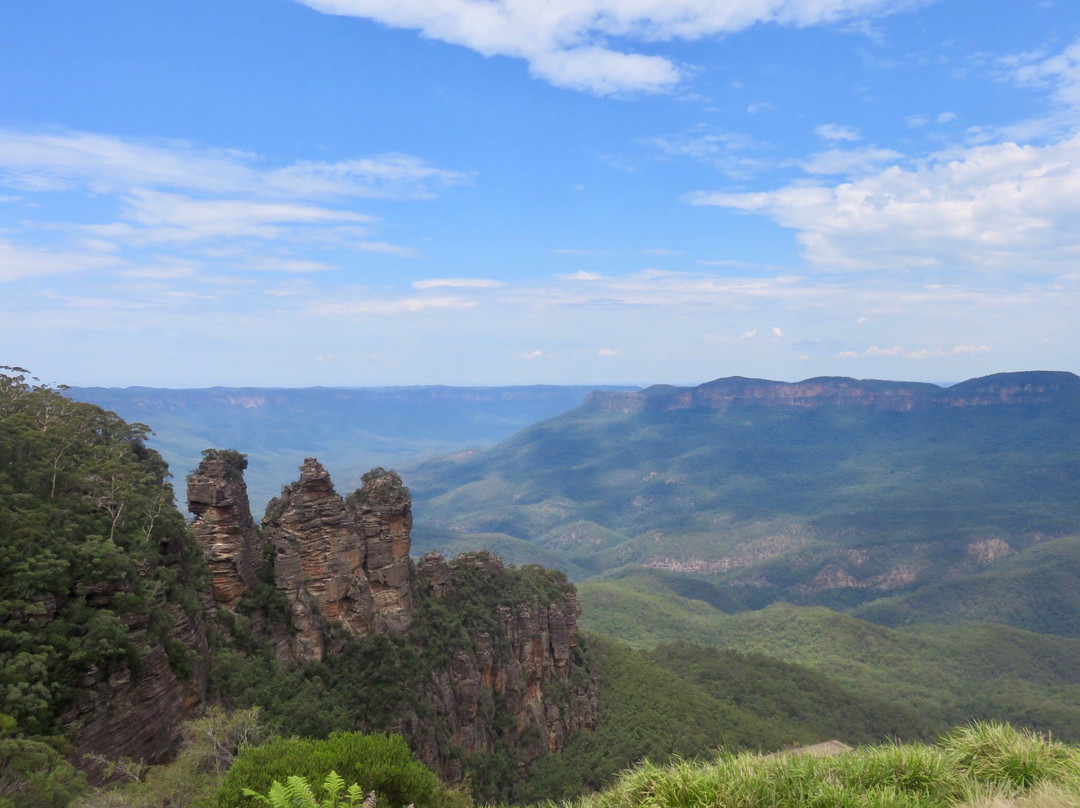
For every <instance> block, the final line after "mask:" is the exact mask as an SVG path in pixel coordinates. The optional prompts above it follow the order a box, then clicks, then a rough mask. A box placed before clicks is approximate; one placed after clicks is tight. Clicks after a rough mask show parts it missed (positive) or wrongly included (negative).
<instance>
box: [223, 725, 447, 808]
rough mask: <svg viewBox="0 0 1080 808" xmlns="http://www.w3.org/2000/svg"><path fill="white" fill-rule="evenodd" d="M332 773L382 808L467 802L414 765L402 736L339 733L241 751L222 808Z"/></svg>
mask: <svg viewBox="0 0 1080 808" xmlns="http://www.w3.org/2000/svg"><path fill="white" fill-rule="evenodd" d="M332 771H333V772H337V773H338V774H339V775H341V777H342V778H344V779H345V780H346V781H347V782H349V783H357V784H358V785H359V786H360V788H361V789H363V791H364V793H367V792H369V791H374V792H375V794H376V797H377V799H378V804H379V805H380V806H383V808H404V806H406V805H410V804H412V805H415V806H416V808H447V807H448V806H451V805H453V804H454V803H455V802H458V803H461V802H464V800H463V799H462V798H461V797H460V796H459V795H457V794H455V793H454V792H451V791H450V790H449V789H447V788H446V787H445V786H443V785H442V784H441V783H440V782H439V780H438V778H437V777H436V776H435V774H434V773H433V772H432V771H431V770H430V769H428V768H427V767H426V766H424V765H423V764H422V763H420V762H419V761H417V760H416V758H415V757H414V756H413V753H412V751H411V750H410V749H409V747H408V745H407V744H406V743H405V741H404V740H402V739H401V738H400V737H399V736H397V735H363V734H361V733H358V732H335V733H334V734H332V735H331V736H330V737H329V738H327V739H326V740H325V741H317V740H312V739H309V738H290V739H278V740H274V741H271V742H270V743H267V744H264V745H263V746H258V747H252V748H250V749H247V750H245V751H243V752H241V753H240V755H238V756H237V758H236V760H235V761H234V762H233V765H232V766H231V767H230V769H229V771H228V772H227V773H226V775H225V779H224V781H223V782H222V784H221V788H220V790H219V791H218V804H219V805H220V806H221V808H240V807H241V806H255V805H257V804H258V802H257V801H254V799H253V798H252V797H246V796H244V794H243V789H245V788H247V789H251V790H253V791H257V792H259V793H261V794H265V793H267V792H268V791H269V790H270V786H271V785H272V783H273V781H274V780H278V781H281V782H285V781H286V780H287V779H288V778H289V777H290V776H298V777H303V778H305V779H306V780H308V781H309V782H318V783H321V782H323V781H324V780H325V778H326V776H327V775H328V774H330V772H332Z"/></svg>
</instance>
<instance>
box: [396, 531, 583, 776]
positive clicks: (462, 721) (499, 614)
mask: <svg viewBox="0 0 1080 808" xmlns="http://www.w3.org/2000/svg"><path fill="white" fill-rule="evenodd" d="M510 579H511V575H510V573H509V572H508V571H507V570H506V569H505V568H504V567H503V564H502V562H501V561H500V560H499V559H498V558H497V557H495V556H491V555H489V554H488V553H485V552H480V553H470V554H466V555H461V556H458V557H457V558H456V559H455V560H454V561H452V562H450V563H447V562H446V561H445V560H444V559H443V558H442V556H440V555H438V554H429V555H427V556H425V557H424V558H423V559H422V561H421V563H420V567H419V575H418V582H419V584H420V587H421V588H422V590H424V591H426V592H427V593H428V594H429V595H430V596H433V597H436V598H438V599H440V600H444V601H446V602H447V603H448V604H449V605H450V607H451V608H455V607H457V608H460V606H461V604H460V603H456V602H455V601H459V600H462V599H469V600H471V601H472V603H471V605H472V606H474V607H477V608H479V609H482V610H484V611H486V612H487V614H488V615H489V617H490V619H488V620H485V621H484V623H485V624H484V625H481V624H479V623H474V624H473V625H470V626H468V634H469V647H467V648H462V649H460V650H458V652H457V653H455V654H454V656H453V660H452V662H451V664H450V665H449V666H448V667H446V668H444V669H442V670H438V671H435V673H434V676H433V678H432V682H431V684H430V686H429V687H428V688H427V692H426V694H425V695H426V700H427V702H428V703H429V704H430V705H431V707H432V708H433V709H434V712H435V720H434V721H429V722H426V723H424V722H419V721H417V720H416V719H415V718H413V720H412V721H410V722H408V723H407V724H406V725H405V726H403V727H402V731H404V732H405V733H406V734H407V735H409V736H411V737H412V738H413V739H414V740H415V742H416V745H417V747H418V749H419V753H420V755H421V757H422V758H423V759H425V761H427V762H428V763H429V764H431V765H433V766H435V767H436V768H437V769H438V770H439V771H440V773H441V774H442V776H443V777H445V778H447V779H451V780H460V779H461V775H462V772H461V770H460V761H459V760H458V759H457V758H456V757H455V756H453V755H451V754H449V753H450V752H451V750H453V749H454V748H458V749H464V750H467V751H468V752H469V753H472V754H475V753H477V752H483V753H487V754H493V753H495V752H496V749H497V747H498V745H499V744H504V745H506V746H508V747H510V748H512V749H513V750H514V751H515V753H516V757H517V759H518V761H519V764H520V765H524V764H525V763H527V762H528V761H532V760H535V759H537V758H538V757H540V756H541V755H542V754H544V753H546V752H555V751H559V750H560V749H562V747H563V745H564V743H565V741H566V738H567V736H568V735H569V734H570V733H572V732H576V731H578V730H592V729H595V728H596V720H597V699H596V687H595V683H594V682H593V680H592V679H591V678H590V676H589V675H588V674H587V673H586V672H585V671H583V670H582V669H581V668H580V666H578V667H577V668H575V662H574V659H575V654H574V649H575V647H576V646H577V644H578V631H577V619H578V617H579V616H580V614H581V606H580V605H579V603H578V600H577V595H576V594H575V592H574V590H573V587H571V586H569V585H568V584H567V585H563V586H560V587H558V591H550V590H549V591H547V592H544V593H539V592H538V593H535V594H532V595H527V594H526V595H525V596H524V597H521V594H523V593H519V594H518V596H517V597H511V598H505V597H503V598H498V597H494V598H493V597H491V595H490V593H495V592H500V591H502V592H505V591H506V590H507V588H508V584H509V583H510ZM458 587H462V588H463V589H465V590H466V591H461V590H459V588H458ZM480 591H482V592H485V593H488V595H487V596H486V597H482V598H481V599H480V600H479V601H478V600H476V599H474V597H473V593H476V592H480ZM500 601H501V602H500ZM512 601H516V602H512ZM497 705H501V708H500V707H499V706H497ZM500 709H501V710H502V711H504V714H503V715H499V712H500ZM440 727H441V728H442V729H441V731H440V730H439V729H436V728H440Z"/></svg>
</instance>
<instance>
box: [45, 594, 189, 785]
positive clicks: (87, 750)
mask: <svg viewBox="0 0 1080 808" xmlns="http://www.w3.org/2000/svg"><path fill="white" fill-rule="evenodd" d="M169 612H170V614H172V616H173V617H174V618H175V619H176V624H175V626H174V627H173V630H172V632H171V634H172V637H173V638H174V639H175V640H178V641H179V642H181V643H183V645H184V646H185V647H186V648H187V649H188V650H189V652H190V662H191V670H190V675H189V676H184V677H181V676H178V675H177V674H176V673H175V672H174V671H173V669H172V667H171V666H170V664H169V658H168V655H167V654H166V652H165V649H164V648H162V647H161V646H160V645H158V644H156V643H140V645H141V648H140V651H141V653H140V656H139V663H138V666H137V668H135V669H133V668H132V667H130V666H124V667H122V668H120V669H119V670H116V671H113V672H112V673H110V674H106V673H105V672H103V671H99V670H96V669H95V670H92V671H91V672H90V673H89V674H88V675H87V678H86V681H85V682H83V683H82V687H81V688H80V689H79V690H78V691H77V692H76V694H75V698H74V699H73V700H72V702H71V703H70V704H69V705H68V707H67V709H66V710H65V712H64V713H63V714H62V715H61V720H62V721H63V722H64V725H65V727H67V729H68V731H69V732H70V733H71V737H72V741H73V742H74V744H75V747H76V749H78V751H79V752H80V753H81V754H82V755H87V756H88V757H87V758H86V759H85V760H84V761H83V765H84V766H86V767H87V768H88V770H89V773H90V774H91V776H92V777H94V778H95V779H96V778H97V777H98V776H99V775H100V774H101V773H102V772H101V767H100V765H98V764H95V763H94V761H95V760H102V759H104V760H118V759H121V758H131V759H134V760H142V761H145V762H147V763H162V762H164V761H166V760H168V759H169V758H170V757H171V756H172V755H173V753H174V752H175V751H176V749H177V748H178V747H179V745H180V740H181V737H180V730H181V724H182V723H183V722H184V721H187V720H189V719H192V718H194V717H196V716H197V715H198V714H199V711H200V710H201V708H202V706H203V703H204V701H205V698H206V686H207V680H208V678H209V672H210V651H209V647H208V645H207V641H206V632H205V630H204V627H203V625H202V623H201V622H200V621H199V619H197V618H196V617H193V616H191V615H188V614H186V613H185V612H184V611H183V610H182V609H180V608H177V607H175V606H173V607H170V608H169ZM129 630H130V632H131V634H132V636H133V638H135V639H137V640H143V639H145V635H146V631H147V626H146V623H145V621H142V622H139V623H136V624H134V625H131V626H129Z"/></svg>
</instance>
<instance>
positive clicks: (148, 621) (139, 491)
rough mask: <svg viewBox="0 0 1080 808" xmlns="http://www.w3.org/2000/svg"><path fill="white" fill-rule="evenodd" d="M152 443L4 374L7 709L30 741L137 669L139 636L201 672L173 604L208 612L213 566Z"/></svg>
mask: <svg viewBox="0 0 1080 808" xmlns="http://www.w3.org/2000/svg"><path fill="white" fill-rule="evenodd" d="M3 371H8V372H9V373H10V374H12V375H8V373H4V372H3ZM148 434H149V429H148V428H147V427H146V426H144V425H142V424H128V423H125V422H124V421H123V420H121V419H120V418H119V417H118V416H116V415H115V414H113V413H110V412H105V411H104V410H102V409H100V408H98V407H94V406H91V405H89V404H79V403H76V402H74V401H71V400H69V399H67V398H65V397H64V396H63V395H62V394H61V392H59V391H57V390H53V389H51V388H49V387H46V386H43V385H39V384H35V383H34V382H33V381H32V380H28V379H27V376H26V372H25V371H22V370H21V369H19V368H7V367H2V366H0V536H2V537H3V540H2V541H0V569H2V570H3V571H4V574H3V575H2V576H0V712H4V713H6V714H8V715H11V716H13V717H14V718H15V719H16V720H17V721H18V723H19V726H20V727H21V728H22V729H23V730H24V731H25V732H27V733H31V734H35V735H43V736H47V735H51V734H54V733H56V732H58V731H59V730H60V729H61V727H60V722H59V720H58V716H59V714H60V713H61V712H62V711H63V709H64V708H65V707H66V706H67V705H68V704H69V703H70V701H71V699H72V698H73V696H74V694H75V692H76V691H77V690H78V689H79V688H81V687H83V686H84V685H83V683H84V681H85V680H86V679H87V676H88V675H90V674H91V673H93V674H94V675H97V676H107V675H109V674H112V673H114V672H116V671H119V670H120V669H122V668H124V667H127V668H129V669H135V668H137V665H138V662H139V658H140V656H141V654H142V653H144V651H145V648H146V643H145V642H141V643H140V642H137V641H136V640H135V638H136V637H138V636H139V635H140V634H141V633H142V632H136V631H132V630H130V629H131V628H132V627H133V626H138V627H141V626H146V627H147V631H146V632H145V634H146V635H148V637H147V638H148V639H149V640H150V641H152V642H153V643H156V644H158V645H161V646H162V647H164V649H165V651H166V653H167V655H168V658H169V663H170V665H171V666H172V668H173V671H174V672H175V673H176V674H177V675H178V676H181V677H188V676H190V675H191V672H192V670H193V667H192V661H191V659H190V650H189V649H188V648H187V647H185V646H184V645H183V643H181V642H179V641H178V640H176V639H175V638H173V637H172V636H171V630H172V627H173V625H174V624H175V622H176V612H177V609H176V608H171V607H170V602H171V604H174V605H175V606H177V607H180V608H183V609H184V610H186V611H188V613H189V614H190V613H194V612H196V611H197V610H198V609H199V602H198V597H197V594H196V593H195V592H194V591H193V586H194V585H195V584H196V583H197V582H198V581H199V580H200V576H202V575H204V574H205V564H203V563H202V561H201V556H200V554H199V551H198V548H197V547H195V546H194V543H193V542H191V541H188V540H186V528H185V525H184V520H183V517H182V516H181V515H180V513H179V512H178V511H177V510H176V508H175V507H174V506H173V491H172V487H171V486H170V485H169V484H168V482H167V478H168V476H169V470H168V468H167V467H166V465H165V462H164V461H163V460H162V459H161V456H160V455H158V453H157V452H155V451H153V450H151V449H148V448H147V447H146V444H145V441H146V438H147V436H148Z"/></svg>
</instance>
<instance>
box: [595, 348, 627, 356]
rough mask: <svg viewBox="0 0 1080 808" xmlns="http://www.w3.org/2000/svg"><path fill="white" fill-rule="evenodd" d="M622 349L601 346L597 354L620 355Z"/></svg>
mask: <svg viewBox="0 0 1080 808" xmlns="http://www.w3.org/2000/svg"><path fill="white" fill-rule="evenodd" d="M621 354H622V351H618V350H615V349H614V348H601V349H600V350H599V351H597V352H596V355H597V356H620V355H621Z"/></svg>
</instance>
